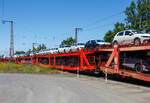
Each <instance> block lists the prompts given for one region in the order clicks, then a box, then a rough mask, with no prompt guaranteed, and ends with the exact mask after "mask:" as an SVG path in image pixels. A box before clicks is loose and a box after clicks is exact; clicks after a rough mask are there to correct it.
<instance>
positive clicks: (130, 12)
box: [104, 0, 150, 42]
mask: <svg viewBox="0 0 150 103" xmlns="http://www.w3.org/2000/svg"><path fill="white" fill-rule="evenodd" d="M124 13H125V15H126V17H125V22H126V25H125V24H123V23H119V22H117V23H116V24H115V25H114V29H113V30H109V31H108V32H106V34H105V36H104V40H105V41H107V42H111V41H112V40H113V37H114V36H115V34H117V33H118V32H120V31H122V30H125V29H134V30H140V31H145V32H150V0H137V2H134V1H132V2H131V4H130V6H129V7H127V8H126V10H125V12H124Z"/></svg>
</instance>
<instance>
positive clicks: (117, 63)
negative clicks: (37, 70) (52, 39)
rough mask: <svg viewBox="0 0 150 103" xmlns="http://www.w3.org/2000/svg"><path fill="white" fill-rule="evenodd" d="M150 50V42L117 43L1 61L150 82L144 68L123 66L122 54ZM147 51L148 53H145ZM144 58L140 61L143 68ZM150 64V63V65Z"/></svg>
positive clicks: (141, 52)
mask: <svg viewBox="0 0 150 103" xmlns="http://www.w3.org/2000/svg"><path fill="white" fill-rule="evenodd" d="M149 51H150V44H141V45H124V46H119V45H115V46H114V47H97V48H91V49H81V50H80V51H78V52H69V53H60V54H47V55H34V56H30V57H15V58H1V59H0V62H14V63H19V64H25V63H31V64H35V65H39V66H43V67H52V68H56V69H63V70H71V71H72V70H73V71H76V70H78V71H99V72H100V71H103V72H105V73H109V74H114V75H120V76H123V77H131V78H135V79H139V80H143V81H148V82H150V73H148V72H146V73H145V72H143V71H142V70H143V69H140V71H139V70H138V72H137V71H136V70H134V69H129V68H128V67H124V66H122V63H123V62H125V58H122V56H121V55H122V54H130V55H131V56H133V57H134V56H136V54H137V55H141V56H144V55H147V54H148V53H149ZM145 52H146V53H145ZM142 63H143V62H142V59H141V60H140V62H139V65H140V66H141V68H143V66H142ZM149 66H150V65H149Z"/></svg>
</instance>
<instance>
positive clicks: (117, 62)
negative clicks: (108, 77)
mask: <svg viewBox="0 0 150 103" xmlns="http://www.w3.org/2000/svg"><path fill="white" fill-rule="evenodd" d="M114 64H115V73H117V74H118V73H119V46H118V45H114Z"/></svg>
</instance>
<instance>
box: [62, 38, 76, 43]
mask: <svg viewBox="0 0 150 103" xmlns="http://www.w3.org/2000/svg"><path fill="white" fill-rule="evenodd" d="M73 43H75V40H74V39H73V38H72V37H69V38H67V39H66V40H63V41H62V42H61V44H60V45H72V44H73Z"/></svg>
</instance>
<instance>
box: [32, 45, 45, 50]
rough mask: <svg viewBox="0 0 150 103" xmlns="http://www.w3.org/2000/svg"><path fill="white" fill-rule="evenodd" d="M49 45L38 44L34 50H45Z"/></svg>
mask: <svg viewBox="0 0 150 103" xmlns="http://www.w3.org/2000/svg"><path fill="white" fill-rule="evenodd" d="M46 48H47V47H46V46H45V44H40V45H38V47H37V48H34V51H40V50H43V49H46Z"/></svg>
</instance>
